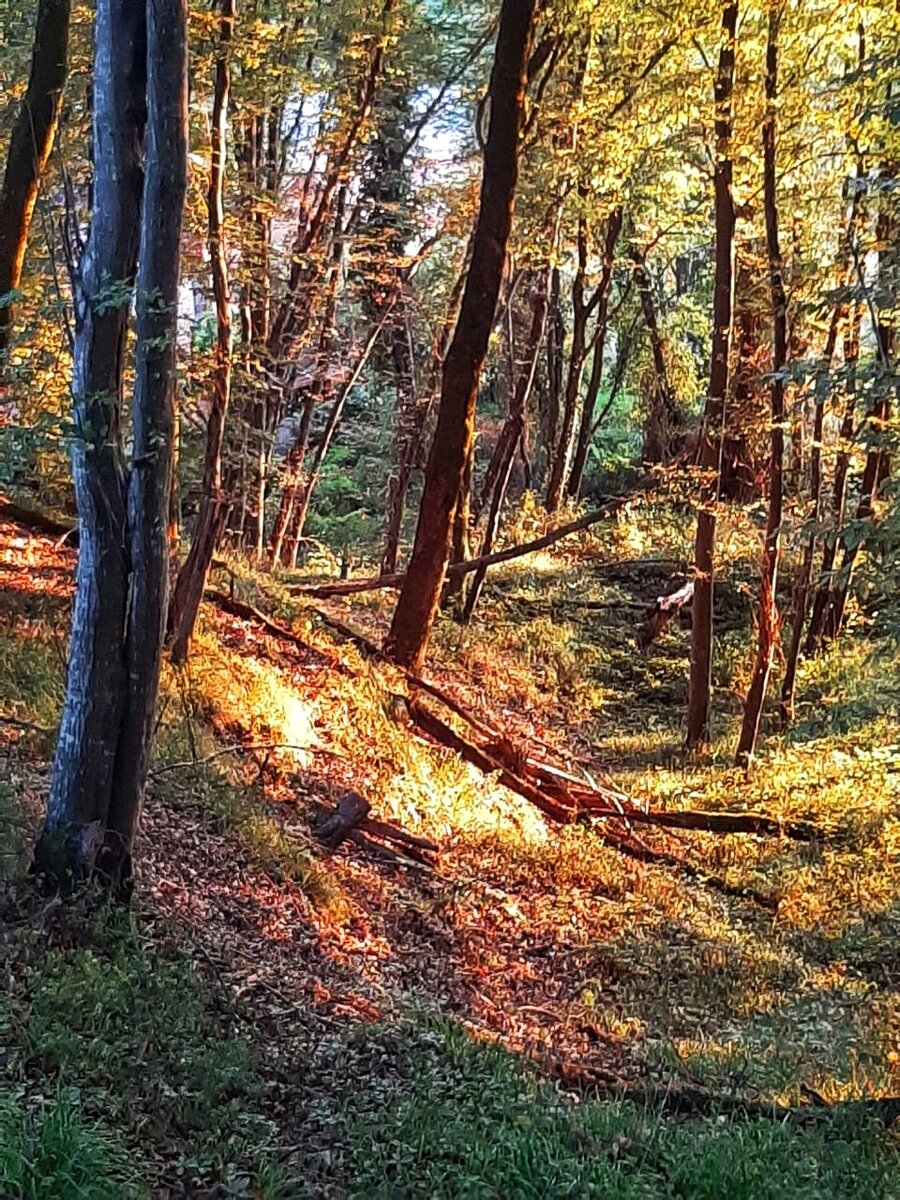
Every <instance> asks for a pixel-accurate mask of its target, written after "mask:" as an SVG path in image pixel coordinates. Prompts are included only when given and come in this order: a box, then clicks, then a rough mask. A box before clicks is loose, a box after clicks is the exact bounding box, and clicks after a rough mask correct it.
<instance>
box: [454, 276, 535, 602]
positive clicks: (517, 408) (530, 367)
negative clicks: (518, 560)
mask: <svg viewBox="0 0 900 1200" xmlns="http://www.w3.org/2000/svg"><path fill="white" fill-rule="evenodd" d="M548 285H549V281H547V283H545V284H544V285H543V286H539V287H537V288H536V289H535V291H534V296H533V299H532V310H531V328H530V330H529V332H528V341H527V343H526V357H525V361H524V362H523V363H522V364H521V365H520V367H519V372H518V376H517V378H516V380H515V388H514V391H513V396H512V399H511V401H510V406H509V414H508V415H507V418H506V421H505V422H504V425H503V429H502V430H501V432H500V438H499V440H498V443H497V452H496V454H495V455H494V459H493V461H492V464H491V465H492V467H493V482H492V487H491V492H490V506H489V508H488V515H487V527H486V529H485V531H484V538H483V539H482V543H481V547H480V549H479V551H478V556H479V558H483V557H485V556H487V555H488V554H490V553H491V551H492V550H493V548H494V540H495V539H496V537H497V533H498V531H499V529H500V515H501V513H502V512H503V502H504V500H505V499H506V492H507V489H508V487H509V477H510V475H511V473H512V467H513V462H514V460H515V456H516V450H517V448H518V446H519V443H520V441H521V439H522V435H523V434H524V432H525V419H526V410H527V405H528V396H529V393H530V392H531V388H532V386H533V384H534V376H535V373H536V371H537V365H538V355H539V354H540V349H541V343H542V341H543V338H544V325H545V324H546V320H547V300H548ZM486 578H487V568H486V567H480V568H479V569H478V570H477V571H475V573H474V575H473V576H472V581H471V583H470V584H469V590H468V594H467V595H466V602H465V605H464V607H463V611H462V621H463V623H464V624H468V623H469V621H471V619H472V616H473V614H474V612H475V608H476V606H477V604H478V599H479V597H480V595H481V589H482V588H483V587H484V581H485V579H486Z"/></svg>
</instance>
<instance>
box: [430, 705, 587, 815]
mask: <svg viewBox="0 0 900 1200" xmlns="http://www.w3.org/2000/svg"><path fill="white" fill-rule="evenodd" d="M409 714H410V716H411V718H412V720H413V722H414V723H415V724H416V725H417V726H418V727H419V729H421V730H422V731H423V733H427V734H428V736H429V737H431V738H432V739H433V740H434V741H436V742H439V743H440V744H441V745H442V746H446V748H447V749H448V750H454V751H455V752H456V753H457V754H458V755H459V756H460V757H461V758H463V759H465V761H466V762H468V763H471V764H472V765H473V766H475V767H478V769H479V770H480V771H483V772H484V773H485V774H486V775H497V776H498V778H499V780H500V782H501V783H502V784H503V786H504V787H507V788H509V789H510V791H512V792H516V793H517V794H518V795H520V796H522V797H523V798H524V799H525V800H529V801H530V802H531V803H532V804H533V805H534V806H535V807H536V808H538V809H540V811H541V812H542V813H544V815H545V816H548V817H550V818H551V819H552V820H554V821H559V822H560V823H561V824H570V823H571V822H572V821H574V820H575V818H576V817H577V816H578V809H577V807H571V808H567V807H564V806H563V805H562V804H559V803H557V801H556V800H555V799H553V798H552V797H551V796H548V795H546V794H545V793H544V792H542V791H541V789H540V788H539V787H537V785H536V784H534V783H531V782H530V780H527V779H523V778H521V777H520V776H519V775H517V774H515V773H514V772H513V771H512V770H510V769H509V767H508V766H506V764H505V763H504V762H503V761H502V760H501V759H500V758H497V757H494V754H492V753H491V750H496V747H495V746H491V747H481V746H476V745H474V744H473V743H472V742H467V741H466V739H465V738H464V737H462V736H461V735H460V734H458V733H457V732H456V730H455V729H452V728H451V727H450V726H449V725H448V724H447V723H446V722H445V721H442V720H441V719H440V717H438V716H436V715H435V714H434V713H433V712H431V711H430V710H429V709H427V708H425V707H424V705H423V704H422V703H421V702H420V701H418V700H410V702H409Z"/></svg>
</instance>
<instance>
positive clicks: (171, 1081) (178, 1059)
mask: <svg viewBox="0 0 900 1200" xmlns="http://www.w3.org/2000/svg"><path fill="white" fill-rule="evenodd" d="M52 926H53V927H52V928H51V929H50V931H49V934H48V935H41V936H40V937H38V936H37V935H36V934H34V933H32V934H30V935H29V934H27V933H20V934H19V938H18V944H17V946H16V948H15V954H16V956H17V958H18V960H19V962H20V963H21V962H22V961H23V960H24V962H25V965H24V967H22V966H20V967H18V968H17V971H16V976H15V985H14V987H13V989H12V994H11V996H10V998H9V1003H10V1011H9V1014H8V1020H6V1021H4V1022H3V1023H2V1025H0V1028H2V1027H4V1026H5V1028H6V1030H7V1036H9V1035H10V1034H11V1038H10V1040H11V1042H12V1046H11V1048H10V1051H9V1062H8V1065H7V1073H8V1076H9V1077H11V1078H12V1080H13V1081H14V1083H15V1085H16V1087H17V1089H18V1092H19V1095H20V1096H21V1101H20V1103H19V1104H18V1105H16V1106H14V1107H12V1108H10V1107H9V1106H8V1108H7V1111H6V1115H5V1117H4V1118H3V1119H4V1120H5V1121H6V1122H7V1123H8V1125H9V1128H10V1130H11V1131H12V1132H11V1133H10V1136H9V1138H8V1139H7V1140H6V1141H7V1144H8V1145H10V1146H12V1149H11V1150H10V1151H9V1152H8V1154H7V1162H6V1169H7V1171H8V1172H11V1171H13V1170H14V1169H18V1168H16V1167H15V1164H16V1163H17V1162H19V1161H20V1160H22V1162H24V1161H25V1158H24V1156H25V1154H26V1149H27V1148H28V1147H31V1150H29V1151H28V1154H29V1155H30V1157H29V1158H28V1161H29V1162H31V1163H32V1164H38V1163H44V1161H45V1159H46V1164H49V1166H48V1165H46V1164H45V1165H44V1166H41V1167H40V1175H38V1174H35V1179H39V1178H42V1177H43V1174H46V1173H47V1172H48V1171H49V1170H50V1167H51V1166H52V1161H53V1156H54V1155H55V1156H56V1157H58V1158H59V1161H60V1162H64V1161H65V1155H66V1153H67V1150H66V1147H75V1149H74V1150H73V1151H72V1153H73V1154H75V1153H76V1151H77V1149H78V1147H81V1146H85V1147H87V1150H88V1151H90V1152H91V1153H93V1154H94V1155H95V1157H97V1158H98V1161H100V1157H99V1156H101V1155H102V1154H103V1153H104V1151H105V1149H106V1148H107V1147H108V1146H109V1145H110V1144H111V1139H113V1137H114V1140H115V1143H116V1144H117V1145H123V1146H124V1147H125V1148H126V1149H127V1153H128V1156H129V1161H130V1162H131V1164H132V1167H133V1170H134V1172H135V1173H136V1174H135V1178H136V1179H137V1178H139V1179H140V1180H141V1182H142V1183H143V1184H147V1183H149V1181H152V1180H154V1179H156V1178H157V1172H158V1170H159V1163H160V1161H164V1162H166V1164H167V1167H168V1169H169V1170H170V1171H171V1172H173V1173H174V1175H175V1176H176V1177H177V1178H178V1180H179V1186H181V1187H184V1188H185V1189H187V1190H189V1189H190V1188H191V1187H193V1186H195V1185H197V1186H199V1183H201V1182H202V1183H204V1184H206V1185H209V1184H211V1183H222V1184H228V1185H229V1186H238V1185H240V1186H244V1187H246V1188H249V1186H250V1183H251V1181H252V1180H253V1179H254V1178H255V1177H256V1176H257V1175H258V1173H259V1171H260V1169H261V1168H262V1165H263V1163H264V1162H265V1161H266V1159H268V1158H269V1157H270V1150H271V1147H272V1145H273V1143H274V1141H275V1131H274V1126H273V1125H272V1123H271V1121H270V1119H269V1118H268V1117H266V1116H265V1115H264V1108H265V1105H264V1103H263V1095H264V1088H263V1083H262V1077H261V1076H260V1074H259V1071H258V1069H257V1063H256V1061H255V1057H254V1052H253V1050H252V1049H251V1047H250V1045H249V1043H248V1042H247V1041H246V1039H245V1038H244V1037H243V1036H242V1035H241V1033H240V1032H239V1030H238V1029H237V1028H236V1023H235V1016H234V1013H233V1012H231V1011H229V1010H228V1009H227V1008H224V1007H223V1006H222V1005H221V1004H219V1003H217V1002H216V996H215V993H213V992H212V991H211V990H210V988H209V986H208V985H207V984H206V983H205V982H204V981H203V979H202V978H201V977H200V976H199V975H198V973H197V971H196V969H195V968H194V966H193V965H192V963H191V962H190V960H189V959H188V958H187V956H186V955H185V954H184V953H183V952H182V951H180V950H176V949H174V948H173V947H170V946H168V945H166V944H152V943H150V942H148V941H147V940H146V939H145V938H144V937H143V936H142V935H141V934H140V932H139V931H138V930H137V928H136V927H135V926H134V925H133V924H132V923H131V922H130V921H129V920H128V918H127V917H125V916H124V915H123V914H121V913H111V914H110V913H101V914H100V915H99V916H94V917H93V918H90V919H86V918H84V917H83V916H81V915H80V914H78V913H77V912H73V911H72V910H61V911H59V912H58V913H56V914H54V918H53V921H52ZM24 928H25V929H27V928H28V926H25V927H24ZM68 1095H71V1096H77V1110H76V1109H74V1108H73V1107H72V1104H71V1103H70V1102H69V1101H68V1100H66V1096H68ZM59 1097H62V1098H63V1099H62V1101H61V1102H60V1101H59V1099H58V1098H59ZM42 1107H43V1109H44V1112H45V1114H46V1115H45V1116H44V1117H43V1118H42V1119H40V1120H37V1118H35V1117H33V1116H32V1115H31V1114H32V1113H33V1112H35V1111H40V1110H41V1108H42ZM16 1147H18V1149H16ZM186 1147H190V1157H187V1156H186V1155H185V1148H186ZM38 1152H40V1154H43V1155H44V1158H43V1159H42V1158H41V1157H40V1154H39V1153H38ZM36 1156H37V1157H36ZM0 1161H4V1160H2V1159H0ZM86 1161H90V1156H88V1158H87V1159H86ZM103 1162H105V1163H107V1166H105V1167H103V1169H98V1170H97V1171H96V1172H93V1174H94V1175H95V1176H96V1179H97V1180H98V1181H99V1182H97V1184H96V1187H97V1188H98V1190H96V1191H85V1192H84V1193H83V1194H84V1195H86V1196H89V1197H93V1196H95V1195H96V1196H106V1195H110V1196H112V1195H122V1194H127V1193H125V1192H123V1191H122V1190H121V1187H119V1190H117V1189H116V1188H115V1187H112V1185H110V1190H107V1191H103V1190H102V1186H104V1185H102V1180H103V1179H104V1178H106V1177H109V1178H111V1179H115V1180H117V1181H119V1182H120V1175H121V1172H119V1174H117V1173H116V1172H117V1170H118V1168H117V1166H116V1163H117V1162H118V1160H117V1159H116V1158H115V1157H107V1158H106V1159H103ZM24 1169H25V1168H24V1167H22V1170H24ZM54 1169H55V1168H54ZM60 1170H62V1168H60ZM33 1171H34V1172H38V1166H37V1165H33ZM60 1177H61V1176H60ZM23 1178H24V1177H23ZM48 1178H51V1179H52V1178H55V1176H53V1175H52V1173H51V1174H50V1175H48ZM12 1186H13V1185H12V1184H8V1187H12ZM151 1193H152V1188H149V1187H148V1194H151ZM2 1194H4V1195H6V1194H9V1193H7V1192H6V1191H4V1192H3V1193H2ZM12 1194H13V1195H18V1194H19V1193H18V1192H15V1191H13V1192H12ZM57 1194H59V1195H69V1194H71V1195H73V1196H75V1195H79V1196H80V1195H82V1193H81V1192H77V1191H72V1192H70V1193H67V1192H58V1193H57V1192H52V1191H51V1192H40V1191H31V1192H29V1191H23V1192H22V1195H26V1196H30V1195H34V1196H39V1195H40V1196H43V1195H48V1196H49V1195H57ZM241 1194H243V1193H241ZM251 1194H252V1193H251Z"/></svg>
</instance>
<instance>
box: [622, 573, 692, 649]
mask: <svg viewBox="0 0 900 1200" xmlns="http://www.w3.org/2000/svg"><path fill="white" fill-rule="evenodd" d="M693 599H694V581H693V580H690V581H689V582H688V583H685V584H684V585H683V586H682V587H680V588H679V589H678V591H677V592H672V593H671V594H670V595H668V596H657V598H656V599H655V600H654V601H653V604H652V605H651V606H650V608H649V609H648V610H647V615H646V617H645V618H644V620H643V622H642V623H641V625H640V626H639V627H638V631H637V635H636V636H637V644H638V647H639V648H640V649H641V650H646V649H647V647H648V646H649V645H651V643H653V642H655V641H656V639H657V638H658V637H659V635H660V634H661V633H662V631H663V630H664V629H665V627H666V626H667V625H668V624H669V622H670V621H671V620H672V618H673V617H677V616H678V615H679V614H680V613H681V612H683V611H684V609H686V608H688V607H689V606H690V605H691V604H692V602H693Z"/></svg>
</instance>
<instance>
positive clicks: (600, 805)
mask: <svg viewBox="0 0 900 1200" xmlns="http://www.w3.org/2000/svg"><path fill="white" fill-rule="evenodd" d="M207 596H208V598H209V599H211V600H213V601H214V602H215V603H217V604H219V605H220V606H221V607H222V608H223V609H225V611H227V612H231V613H233V614H234V615H237V616H241V617H243V618H244V619H248V620H256V621H258V622H260V623H261V624H262V625H263V627H264V628H265V629H266V630H267V631H268V632H270V633H273V634H275V636H277V637H281V638H284V639H285V640H287V641H291V642H293V643H294V644H295V645H298V646H302V647H304V648H307V643H306V642H305V641H304V640H303V639H302V638H300V637H298V636H297V634H295V633H292V632H291V630H289V629H286V628H285V627H284V626H281V625H278V624H277V623H276V622H274V621H271V620H270V619H269V618H268V617H266V616H265V614H263V613H261V612H259V610H258V609H255V608H253V607H252V605H249V604H243V603H242V602H240V601H236V600H233V599H232V598H231V597H229V596H226V595H221V594H219V593H215V592H207ZM320 615H321V616H322V617H323V619H326V620H327V623H328V624H329V625H331V626H332V627H334V628H336V629H337V630H338V631H339V632H341V633H342V634H343V635H344V636H347V637H350V638H352V640H353V641H354V642H355V643H356V644H358V645H359V646H360V647H361V648H363V649H364V650H365V651H366V652H367V653H370V654H371V655H372V656H373V657H376V658H377V659H379V660H381V661H386V662H390V661H391V660H390V659H389V658H387V656H386V655H385V654H384V652H383V651H382V650H381V649H380V647H378V646H376V645H375V643H374V642H372V641H371V640H370V639H369V638H367V637H365V635H363V634H360V633H358V632H356V631H354V630H352V629H351V628H350V627H349V626H347V625H345V624H344V623H343V622H342V621H340V620H338V619H337V618H335V617H331V616H330V615H328V614H324V613H320ZM396 669H398V670H400V671H401V674H402V675H404V676H405V677H406V679H407V680H408V682H409V683H410V685H411V686H412V687H413V689H414V690H416V689H418V690H421V691H424V692H425V693H426V694H427V695H429V696H431V697H432V698H433V699H436V700H438V701H440V702H441V703H443V704H445V705H446V706H447V707H448V708H450V710H451V711H452V712H453V713H454V715H456V716H458V717H460V718H461V719H462V720H464V721H466V722H467V723H468V724H469V725H470V728H472V730H473V731H474V733H475V734H476V735H477V736H478V740H477V741H474V740H468V739H467V738H465V737H463V736H462V734H460V733H458V732H457V731H456V730H454V729H453V728H452V727H451V726H450V725H449V724H448V723H447V722H446V721H443V720H442V719H441V718H440V717H438V716H437V715H436V714H435V713H434V712H432V711H431V709H428V708H426V707H425V706H424V704H422V703H421V701H419V700H417V699H411V700H409V701H408V710H409V715H410V717H411V719H412V720H413V722H414V723H415V724H416V725H417V727H418V728H419V729H421V730H422V732H423V733H425V734H427V735H428V736H429V737H430V738H432V739H433V740H434V741H437V742H439V743H440V744H441V745H443V746H446V747H447V748H448V749H451V750H454V751H455V752H456V753H457V754H459V755H460V756H461V757H462V758H464V759H465V760H466V761H467V762H470V763H472V765H473V766H476V767H478V769H479V770H481V771H483V772H485V774H497V775H498V776H499V778H500V781H501V782H502V783H503V784H504V785H505V786H506V787H508V788H509V789H510V790H511V791H514V792H516V793H517V794H518V795H520V796H522V797H523V798H524V799H526V800H528V801H530V802H531V803H532V804H534V805H535V807H536V808H538V809H540V811H541V812H543V813H544V815H545V816H547V817H549V818H550V819H551V820H553V821H556V822H558V823H559V824H571V823H572V822H574V821H577V820H605V821H620V822H625V823H634V824H643V825H652V826H657V827H659V828H663V829H683V830H691V831H695V832H702V833H716V834H751V835H755V836H758V837H764V836H772V837H788V838H791V839H793V840H795V841H805V842H823V841H827V840H828V836H827V834H826V833H825V831H823V830H822V829H820V828H819V827H818V826H816V825H813V824H812V823H809V822H804V821H779V820H777V819H776V818H774V817H769V816H766V815H764V814H762V813H752V812H751V813H722V812H701V811H686V812H662V811H657V810H653V809H651V810H649V811H645V810H643V809H641V808H638V807H637V806H636V805H635V804H634V803H633V802H632V801H631V800H629V799H628V797H626V796H624V795H623V794H622V793H621V792H618V791H617V790H616V789H614V788H610V787H604V786H602V785H597V784H592V783H588V782H587V781H585V782H583V783H582V782H580V781H578V780H575V779H574V777H571V776H566V775H565V773H564V772H559V771H555V770H548V768H547V767H546V766H545V765H544V764H542V763H538V762H535V760H534V759H533V758H531V757H530V756H529V755H528V753H527V751H526V750H525V749H523V748H522V747H518V746H516V745H515V743H513V742H512V741H511V740H510V739H509V738H507V737H503V736H498V734H497V731H496V730H493V729H490V727H488V726H486V725H485V724H484V723H483V722H481V721H479V720H478V719H477V718H475V717H473V716H471V715H470V714H468V713H467V712H466V710H465V709H464V708H463V706H462V705H460V704H459V703H458V702H457V701H455V700H453V699H452V697H449V696H447V695H446V693H444V692H442V691H441V689H440V688H438V687H437V686H436V685H434V684H431V683H429V682H428V681H426V680H422V679H420V678H419V677H418V676H415V675H412V674H411V673H410V672H407V671H403V670H402V669H400V668H396ZM548 775H549V776H550V778H548V777H547V776H548Z"/></svg>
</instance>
